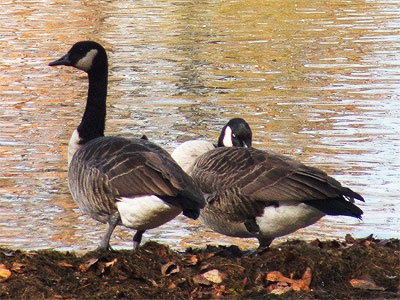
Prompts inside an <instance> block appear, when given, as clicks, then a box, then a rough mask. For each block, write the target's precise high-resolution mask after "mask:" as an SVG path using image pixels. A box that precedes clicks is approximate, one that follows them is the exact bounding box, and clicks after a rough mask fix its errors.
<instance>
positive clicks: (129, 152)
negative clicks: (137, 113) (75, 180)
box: [71, 137, 204, 212]
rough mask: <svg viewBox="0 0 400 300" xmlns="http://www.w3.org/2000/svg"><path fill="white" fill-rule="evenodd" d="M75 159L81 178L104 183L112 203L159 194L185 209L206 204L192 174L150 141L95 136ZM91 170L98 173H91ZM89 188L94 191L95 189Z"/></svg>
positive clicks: (111, 204)
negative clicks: (96, 137) (128, 198)
mask: <svg viewBox="0 0 400 300" xmlns="http://www.w3.org/2000/svg"><path fill="white" fill-rule="evenodd" d="M73 161H76V163H71V166H76V168H79V170H78V171H77V172H80V173H82V174H81V175H80V177H87V178H89V179H88V180H90V183H89V182H88V183H87V184H88V185H91V186H101V189H102V194H108V195H113V196H114V197H113V199H110V200H109V201H110V202H115V201H117V200H118V198H119V197H134V196H141V195H157V196H160V198H163V197H165V199H166V201H167V202H169V203H171V204H173V205H177V206H178V207H181V208H182V209H184V210H185V209H189V210H191V209H193V210H197V211H198V209H199V208H202V207H203V206H204V199H203V197H202V195H201V191H200V190H199V189H198V188H197V187H196V186H195V184H194V182H193V180H192V179H191V178H190V177H189V175H187V174H186V173H184V172H183V171H182V169H181V168H180V167H179V166H178V165H177V164H176V163H175V161H174V160H173V159H172V158H171V157H170V156H169V154H168V153H167V152H166V151H165V150H163V149H162V148H160V147H158V146H157V145H155V144H153V143H151V142H148V141H146V140H143V139H142V140H129V139H124V138H118V137H103V138H100V139H95V140H93V141H91V142H89V143H88V144H85V145H84V146H82V148H80V149H79V150H78V151H77V152H76V153H75V155H74V158H73ZM83 165H84V166H83ZM84 173H86V175H85V174H84ZM89 173H93V174H96V176H87V175H88V174H89ZM86 190H88V191H89V192H90V190H91V189H86ZM90 193H91V194H92V195H86V198H88V199H91V198H93V194H95V193H92V192H90ZM99 194H100V193H99ZM109 198H111V196H110V197H109ZM163 199H164V198H163ZM113 205H114V203H109V204H107V205H106V206H107V207H110V206H113ZM184 212H185V211H184Z"/></svg>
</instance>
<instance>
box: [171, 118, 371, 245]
mask: <svg viewBox="0 0 400 300" xmlns="http://www.w3.org/2000/svg"><path fill="white" fill-rule="evenodd" d="M243 121H244V120H243ZM244 122H245V121H244ZM226 132H227V131H226V130H224V129H223V130H222V132H221V136H220V138H219V140H222V141H223V140H225V141H226V140H227V138H226V137H224V136H223V135H224V134H226ZM228 133H230V131H229V130H228ZM233 133H234V132H233ZM195 143H197V141H189V142H186V143H183V144H182V145H180V146H179V147H178V148H177V149H176V150H175V151H174V153H173V154H172V157H173V158H174V159H175V160H176V161H177V162H178V163H179V164H181V162H185V164H184V165H183V166H184V168H185V169H187V171H188V173H189V174H190V175H191V176H192V178H193V179H194V181H195V183H196V184H197V185H198V186H199V187H200V189H201V190H202V192H203V193H204V195H205V197H206V206H205V208H204V209H202V210H201V213H200V219H201V220H202V221H203V223H204V224H206V225H207V226H209V227H210V228H211V229H213V230H214V231H216V232H219V233H222V234H225V235H228V236H233V237H242V238H251V237H253V238H257V239H258V240H259V243H260V247H265V246H269V244H270V243H271V242H272V240H273V239H274V238H276V237H280V236H284V235H287V234H290V233H292V232H294V231H296V230H298V229H300V228H302V227H306V226H309V225H311V224H313V223H315V222H316V221H318V220H319V219H320V218H322V217H323V216H324V215H346V216H352V217H356V218H361V215H362V210H361V209H359V208H358V207H357V206H356V205H354V204H353V202H354V199H358V200H362V201H363V198H362V197H361V196H360V195H359V194H357V193H356V192H353V191H352V190H351V189H349V188H346V187H343V186H342V185H341V184H340V183H339V182H338V181H336V180H335V179H334V178H332V177H330V176H328V175H327V174H326V173H325V172H323V171H322V170H319V169H317V168H313V167H309V166H306V165H304V164H302V163H301V162H299V161H297V160H294V159H291V158H290V157H287V156H284V155H279V154H277V153H275V152H273V151H265V150H258V149H255V148H251V147H250V148H244V147H219V148H215V149H212V148H211V145H212V143H209V142H207V143H208V144H209V148H208V149H209V150H208V151H201V150H205V149H206V147H202V148H196V147H194V146H193V145H191V144H195ZM228 145H230V143H228ZM222 146H224V144H223V145H222ZM190 159H192V164H190V163H189V162H188V161H189V160H190Z"/></svg>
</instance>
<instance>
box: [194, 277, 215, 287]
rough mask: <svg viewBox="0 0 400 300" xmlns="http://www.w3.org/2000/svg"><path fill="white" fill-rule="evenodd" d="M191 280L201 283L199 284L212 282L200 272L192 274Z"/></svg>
mask: <svg viewBox="0 0 400 300" xmlns="http://www.w3.org/2000/svg"><path fill="white" fill-rule="evenodd" d="M193 282H194V283H196V284H201V285H211V284H212V282H211V281H210V280H208V279H207V278H205V277H204V276H203V275H202V274H197V275H194V276H193Z"/></svg>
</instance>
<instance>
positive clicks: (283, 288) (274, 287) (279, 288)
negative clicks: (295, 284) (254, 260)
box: [267, 282, 292, 295]
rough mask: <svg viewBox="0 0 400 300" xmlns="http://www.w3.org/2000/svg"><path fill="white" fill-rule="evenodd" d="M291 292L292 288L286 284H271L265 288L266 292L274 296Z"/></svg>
mask: <svg viewBox="0 0 400 300" xmlns="http://www.w3.org/2000/svg"><path fill="white" fill-rule="evenodd" d="M291 290H292V288H291V286H290V284H289V283H287V282H278V283H274V284H271V285H269V286H268V287H267V291H268V292H270V293H271V294H275V295H282V294H284V293H286V292H289V291H291Z"/></svg>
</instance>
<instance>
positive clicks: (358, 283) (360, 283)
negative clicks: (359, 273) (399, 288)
mask: <svg viewBox="0 0 400 300" xmlns="http://www.w3.org/2000/svg"><path fill="white" fill-rule="evenodd" d="M350 284H351V286H352V287H353V288H355V289H361V290H374V291H384V290H385V289H384V288H383V287H381V286H377V285H376V283H375V282H374V281H373V279H372V278H370V277H367V278H365V279H351V280H350Z"/></svg>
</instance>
